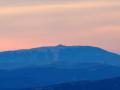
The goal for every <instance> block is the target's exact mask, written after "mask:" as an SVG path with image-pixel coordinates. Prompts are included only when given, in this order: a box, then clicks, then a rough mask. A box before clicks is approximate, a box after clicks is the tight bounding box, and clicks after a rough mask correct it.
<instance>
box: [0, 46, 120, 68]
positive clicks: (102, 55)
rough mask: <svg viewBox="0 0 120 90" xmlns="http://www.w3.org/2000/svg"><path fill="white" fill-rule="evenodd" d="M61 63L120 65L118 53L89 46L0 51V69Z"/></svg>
mask: <svg viewBox="0 0 120 90" xmlns="http://www.w3.org/2000/svg"><path fill="white" fill-rule="evenodd" d="M54 63H55V64H59V63H61V64H62V66H63V67H64V66H65V65H66V63H67V64H71V63H72V64H74V63H75V64H76V63H100V64H108V65H115V66H120V55H117V54H114V53H111V52H108V51H105V50H103V49H100V48H97V47H91V46H61V45H60V46H54V47H41V48H33V49H28V50H17V51H6V52H0V69H16V68H23V67H32V66H42V67H43V66H46V65H50V64H54Z"/></svg>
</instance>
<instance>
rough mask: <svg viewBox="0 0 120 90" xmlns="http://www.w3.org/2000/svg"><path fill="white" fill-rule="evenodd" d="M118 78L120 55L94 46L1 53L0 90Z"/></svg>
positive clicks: (119, 73)
mask: <svg viewBox="0 0 120 90" xmlns="http://www.w3.org/2000/svg"><path fill="white" fill-rule="evenodd" d="M119 76H120V55H119V54H115V53H112V52H109V51H106V50H104V49H101V48H98V47H93V46H64V45H58V46H49V47H40V48H32V49H26V50H16V51H5V52H0V90H2V89H8V90H10V89H12V90H14V89H15V90H17V89H22V88H34V87H43V86H49V85H54V84H60V83H66V82H73V81H74V82H76V81H81V80H87V81H91V80H92V81H94V80H102V79H108V78H115V77H119Z"/></svg>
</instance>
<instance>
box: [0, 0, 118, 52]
mask: <svg viewBox="0 0 120 90" xmlns="http://www.w3.org/2000/svg"><path fill="white" fill-rule="evenodd" d="M0 2H1V1H0ZM33 2H34V1H33ZM22 3H24V1H23V2H22ZM119 34H120V1H113V0H111V1H105V0H102V1H99V0H97V1H94V0H90V1H81V2H74V1H73V3H72V2H65V3H50V4H49V3H44V4H42V3H37V4H24V5H14V4H13V5H8V6H7V5H3V6H0V43H1V45H0V51H8V50H14V49H15V50H16V49H25V48H33V47H41V46H50V45H52V46H53V45H57V44H65V45H90V46H98V47H101V48H105V49H107V50H111V51H114V52H118V53H120V47H119V46H120V43H119V42H118V41H119V40H120V35H119Z"/></svg>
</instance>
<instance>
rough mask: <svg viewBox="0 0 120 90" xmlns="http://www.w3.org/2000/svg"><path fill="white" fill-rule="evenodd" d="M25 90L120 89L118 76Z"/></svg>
mask: <svg viewBox="0 0 120 90" xmlns="http://www.w3.org/2000/svg"><path fill="white" fill-rule="evenodd" d="M21 90H22V89H21ZM25 90H120V78H112V79H105V80H99V81H79V82H70V83H63V84H56V85H52V86H48V87H44V88H33V89H25Z"/></svg>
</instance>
